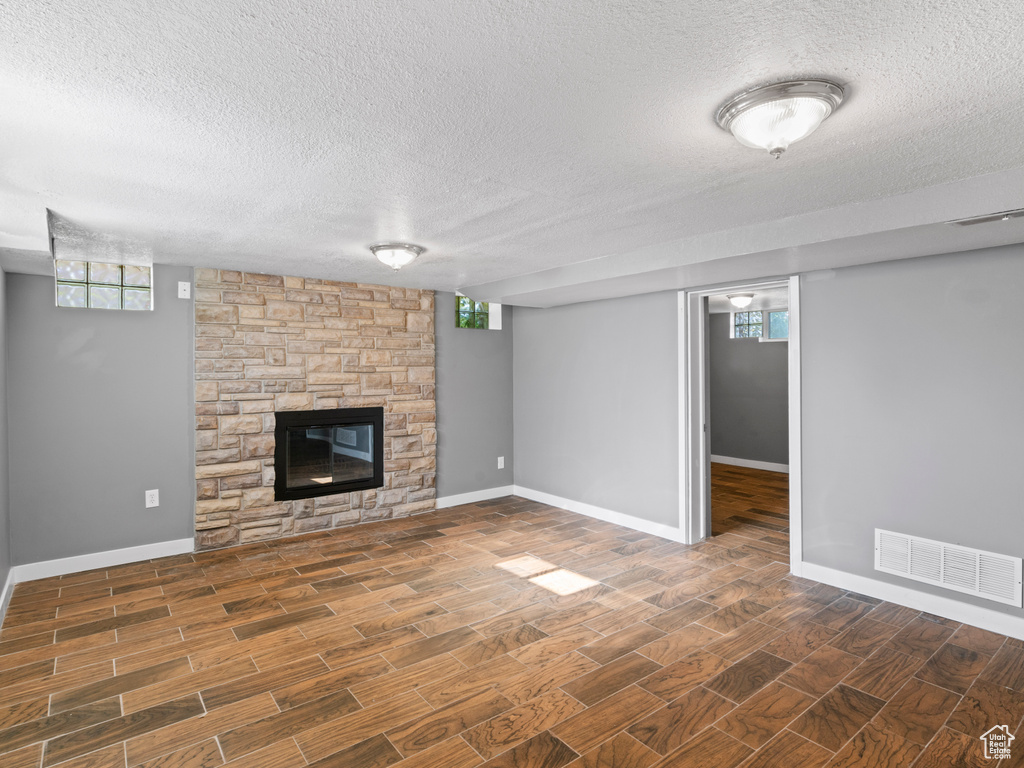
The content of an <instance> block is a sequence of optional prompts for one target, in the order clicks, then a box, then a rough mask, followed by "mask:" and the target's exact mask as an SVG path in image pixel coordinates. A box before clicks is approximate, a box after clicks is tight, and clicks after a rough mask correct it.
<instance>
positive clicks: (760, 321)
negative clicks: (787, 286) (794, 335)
mask: <svg viewBox="0 0 1024 768" xmlns="http://www.w3.org/2000/svg"><path fill="white" fill-rule="evenodd" d="M731 338H734V339H757V340H758V341H785V340H786V339H788V338H789V310H788V309H782V310H756V311H750V312H733V313H732V334H731Z"/></svg>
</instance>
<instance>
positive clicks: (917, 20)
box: [0, 0, 1024, 303]
mask: <svg viewBox="0 0 1024 768" xmlns="http://www.w3.org/2000/svg"><path fill="white" fill-rule="evenodd" d="M1022 32H1024V7H1021V6H1020V4H1018V3H1014V2H1006V1H994V0H988V1H987V2H968V1H967V0H957V1H954V2H946V3H942V4H937V5H935V7H929V8H923V7H921V6H920V5H919V4H897V3H888V2H877V1H876V2H864V3H845V2H837V1H835V0H833V1H831V2H821V3H816V4H814V5H813V6H806V5H794V4H792V3H785V2H781V0H770V1H769V2H766V3H759V4H750V3H746V2H737V1H736V0H733V1H732V2H718V3H715V4H713V5H709V4H707V3H703V2H692V0H688V1H684V2H677V3H663V2H660V1H656V0H635V1H634V2H597V3H590V4H561V5H559V4H538V3H522V4H508V3H502V2H497V1H496V0H490V1H484V2H480V1H479V0H475V1H474V2H468V1H465V0H431V2H425V1H423V0H421V1H419V2H397V1H396V0H390V1H384V2H375V3H364V4H356V5H342V4H334V3H326V2H317V3H310V2H307V1H305V0H290V1H288V2H276V3H273V4H266V3H257V2H241V1H238V0H235V1H234V2H223V3H221V2H218V3H199V2H196V1H194V0H190V1H188V2H186V1H184V0H170V1H169V2H163V3H159V4H138V3H133V2H128V0H107V1H105V2H102V3H100V2H83V1H82V0H70V1H69V2H62V3H60V4H53V3H50V2H41V1H40V0H30V1H28V2H23V3H17V4H11V5H8V6H6V7H5V8H4V10H3V12H2V14H0V34H2V36H3V39H4V40H5V45H4V46H3V48H2V49H0V92H2V94H3V97H4V103H5V108H4V110H3V112H2V113H0V128H2V130H3V135H4V137H5V140H4V142H3V143H2V144H0V161H2V167H3V172H2V174H0V211H2V212H3V213H2V214H0V249H9V252H19V251H44V250H45V248H46V220H45V213H44V209H45V208H47V207H49V208H53V209H55V210H56V211H58V212H59V213H61V214H62V215H64V216H66V217H68V218H69V219H70V220H73V221H76V222H79V223H82V224H84V225H87V226H89V227H93V228H95V229H96V230H98V231H102V232H104V233H112V234H114V235H122V236H124V237H125V238H131V239H132V240H134V241H140V242H145V243H146V244H147V246H148V247H151V248H152V250H153V253H154V258H155V259H156V260H157V261H161V262H164V263H171V264H183V265H199V266H220V267H225V268H238V269H246V270H250V271H267V272H275V273H301V274H304V275H309V276H312V277H328V278H333V279H341V280H353V281H361V282H388V283H392V284H397V285H407V286H410V287H424V288H438V289H446V290H454V289H456V288H462V287H467V286H481V287H482V288H481V290H480V291H478V293H484V294H488V295H486V296H481V298H498V297H501V296H504V297H506V298H508V297H513V296H515V295H516V290H517V288H516V287H515V284H514V281H517V280H523V279H524V276H534V277H535V280H534V281H535V282H539V283H541V284H544V285H547V286H548V287H549V288H558V289H561V288H564V287H565V286H563V285H562V283H561V282H559V280H560V278H557V277H556V276H555V275H554V274H553V273H552V270H555V271H557V270H565V271H566V272H567V273H568V274H570V275H572V277H570V278H565V279H563V281H562V282H565V280H568V281H569V283H570V284H571V285H577V286H580V285H589V284H593V283H595V282H597V281H604V280H620V279H621V278H634V277H636V276H637V275H638V274H639V273H640V272H641V271H643V270H646V271H647V272H649V273H652V274H653V273H654V271H656V270H659V269H662V270H663V269H669V268H683V267H686V266H687V265H691V264H695V263H699V262H702V261H710V260H718V259H727V258H730V257H737V256H745V255H756V254H759V253H763V252H768V251H772V250H778V249H780V248H782V249H785V248H794V247H803V246H806V245H808V244H814V243H821V242H824V241H829V240H832V239H833V238H842V237H852V236H863V235H872V234H877V233H879V232H889V231H894V230H900V229H905V228H907V227H915V226H924V225H928V224H935V223H936V222H938V221H943V220H945V219H949V218H958V217H965V216H971V215H977V214H980V213H987V212H990V211H991V210H1000V209H1003V208H1013V207H1019V206H1020V205H1022V204H1024V199H1022V192H1021V190H1022V189H1024V185H1022V184H1021V183H1020V182H1022V181H1024V171H1022V169H1024V143H1022V142H1020V141H1019V140H1017V137H1016V130H1015V126H1017V125H1019V124H1020V123H1021V120H1022V118H1024V92H1022V91H1021V90H1020V89H1019V87H1017V78H1018V76H1019V61H1020V53H1021V51H1020V40H1021V33H1022ZM815 76H819V77H820V76H826V77H832V78H835V79H837V80H838V81H839V82H841V83H842V84H844V85H845V86H847V87H848V98H847V100H846V101H845V103H844V104H843V105H842V107H841V108H840V109H839V110H838V111H837V112H836V114H835V115H834V116H833V117H832V118H831V119H830V120H829V121H828V122H826V123H825V124H824V125H823V126H822V128H821V129H820V130H819V131H818V132H817V133H816V134H814V135H812V136H811V137H810V138H808V139H807V140H805V141H804V142H801V143H800V144H798V145H795V146H794V147H793V148H792V149H791V150H790V152H788V153H787V155H786V156H785V158H784V159H783V160H781V161H778V162H775V161H772V160H770V159H769V158H768V157H767V155H765V154H763V153H760V152H757V151H755V150H751V149H748V148H745V147H741V146H740V145H738V144H737V143H736V142H735V141H734V140H733V139H732V138H731V137H730V136H729V135H728V134H726V133H724V132H722V131H721V130H720V129H719V128H718V127H717V126H716V125H715V124H714V119H713V116H714V112H715V110H716V108H717V107H718V106H719V104H720V103H721V102H722V101H724V100H725V99H726V98H728V97H729V96H731V95H733V94H734V93H736V92H737V91H740V90H743V89H744V88H747V87H749V86H751V85H755V84H760V83H763V82H768V81H773V80H779V79H790V78H799V77H815ZM985 174H1003V175H1004V176H1005V177H1006V183H1005V184H1004V185H1001V186H996V187H991V185H989V187H988V191H987V193H986V194H987V195H988V198H985V196H984V195H982V196H980V197H979V196H970V195H964V194H963V188H962V185H963V184H964V183H968V182H969V181H970V180H971V179H975V178H978V177H982V176H983V175H985ZM922 190H925V191H930V193H929V194H926V195H924V196H923V197H922V200H926V201H927V204H926V205H918V206H916V207H915V206H905V207H904V206H894V205H889V204H887V201H888V200H890V199H894V198H895V199H899V198H901V196H907V195H912V194H915V193H920V192H921V191H922ZM1014 197H1015V199H1010V198H1014ZM872 204H874V205H875V206H877V207H878V208H879V209H880V210H881V211H882V215H879V216H876V217H871V216H864V215H862V214H863V210H864V206H869V207H870V206H871V205H872ZM940 217H941V218H940ZM851 222H853V223H854V224H851ZM977 229H981V227H980V226H979V227H977ZM394 239H398V240H409V241H412V242H416V243H420V244H422V245H424V246H426V247H427V248H428V249H429V251H428V253H427V254H426V255H425V256H423V257H421V259H420V260H418V261H417V262H416V263H414V264H413V265H411V266H410V267H407V268H405V269H403V270H402V271H401V272H399V273H397V274H393V273H391V272H390V271H388V270H387V269H386V268H384V267H382V266H381V265H379V264H378V263H377V262H376V261H375V260H374V259H373V257H372V256H371V255H370V254H369V252H368V251H367V250H366V246H367V245H369V244H370V243H373V242H377V241H381V240H394ZM652 254H654V257H653V258H652ZM598 266H600V268H599V269H596V267H598ZM549 277H550V278H552V279H550V280H549V279H548V278H549ZM507 281H512V282H507ZM627 282H628V280H627V281H626V282H621V285H622V286H625V285H626V284H627ZM485 286H489V287H485ZM619 290H620V292H621V291H622V290H627V289H626V288H620V289H619ZM520 293H522V294H523V295H524V296H525V292H522V291H520ZM591 293H593V292H591ZM613 293H614V291H613ZM552 295H554V294H552ZM588 295H590V294H588V293H587V292H586V291H582V292H579V291H577V292H576V293H573V292H572V291H568V292H566V293H565V296H566V297H567V299H566V300H581V299H580V298H579V297H580V296H583V297H586V296H588ZM573 296H575V297H576V298H572V297H573ZM524 301H525V300H524ZM548 301H549V298H548V299H543V300H539V299H538V303H545V302H548Z"/></svg>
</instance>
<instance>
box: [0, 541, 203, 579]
mask: <svg viewBox="0 0 1024 768" xmlns="http://www.w3.org/2000/svg"><path fill="white" fill-rule="evenodd" d="M194 550H195V542H194V540H193V539H176V540H174V541H160V542H156V543H154V544H143V545H141V546H138V547H126V548H124V549H112V550H109V551H107V552H93V553H92V554H89V555H76V556H75V557H64V558H61V559H59V560H44V561H43V562H39V563H26V564H25V565H15V566H13V567H12V568H11V573H10V576H8V579H7V580H8V582H9V583H10V584H12V585H13V584H20V583H21V582H23V581H34V580H35V579H46V578H49V577H51V576H64V575H66V574H69V573H78V572H79V571H91V570H95V569H96V568H112V567H113V566H115V565H125V564H127V563H137V562H139V561H141V560H152V559H153V558H155V557H168V556H170V555H183V554H185V553H187V552H193V551H194Z"/></svg>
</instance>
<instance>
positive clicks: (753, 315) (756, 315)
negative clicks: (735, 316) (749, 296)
mask: <svg viewBox="0 0 1024 768" xmlns="http://www.w3.org/2000/svg"><path fill="white" fill-rule="evenodd" d="M747 314H748V315H749V316H750V319H749V320H748V321H747V322H748V323H760V322H761V313H760V312H747Z"/></svg>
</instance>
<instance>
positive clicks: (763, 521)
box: [711, 463, 789, 535]
mask: <svg viewBox="0 0 1024 768" xmlns="http://www.w3.org/2000/svg"><path fill="white" fill-rule="evenodd" d="M744 525H753V526H756V527H760V528H764V529H766V530H769V531H777V532H779V533H788V532H789V475H787V474H784V473H782V472H768V471H766V470H763V469H749V468H747V467H734V466H731V465H729V464H718V463H712V464H711V531H712V533H714V534H715V535H718V534H720V533H728V532H729V531H731V530H733V529H734V528H736V527H737V526H744Z"/></svg>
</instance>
